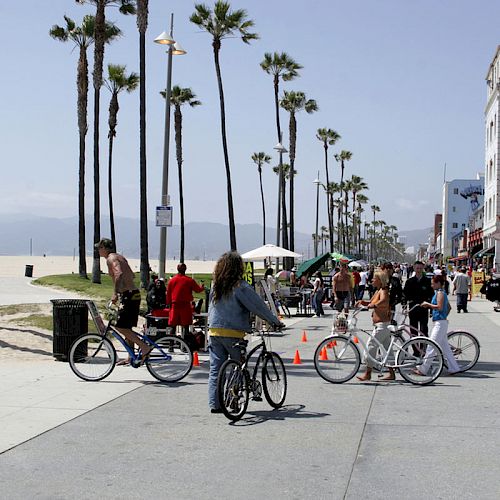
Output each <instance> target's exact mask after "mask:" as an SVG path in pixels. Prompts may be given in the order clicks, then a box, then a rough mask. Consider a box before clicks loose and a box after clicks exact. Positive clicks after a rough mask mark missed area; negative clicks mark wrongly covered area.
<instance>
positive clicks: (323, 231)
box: [320, 226, 329, 254]
mask: <svg viewBox="0 0 500 500" xmlns="http://www.w3.org/2000/svg"><path fill="white" fill-rule="evenodd" d="M320 231H321V233H320V239H321V254H324V253H325V241H328V239H329V236H328V228H327V227H326V226H321V227H320Z"/></svg>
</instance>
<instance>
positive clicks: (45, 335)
mask: <svg viewBox="0 0 500 500" xmlns="http://www.w3.org/2000/svg"><path fill="white" fill-rule="evenodd" d="M1 329H2V330H7V331H8V332H22V333H31V335H36V336H37V337H40V338H42V339H45V340H52V338H53V337H52V335H50V334H48V333H42V332H37V331H36V330H30V329H29V328H14V327H8V326H2V327H1Z"/></svg>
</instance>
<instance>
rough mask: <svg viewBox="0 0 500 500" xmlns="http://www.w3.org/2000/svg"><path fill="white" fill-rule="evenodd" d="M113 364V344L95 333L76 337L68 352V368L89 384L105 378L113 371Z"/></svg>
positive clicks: (114, 360) (114, 355)
mask: <svg viewBox="0 0 500 500" xmlns="http://www.w3.org/2000/svg"><path fill="white" fill-rule="evenodd" d="M115 363H116V351H115V348H114V347H113V344H112V343H111V342H110V341H109V340H108V339H107V338H106V337H101V336H100V335H97V334H96V333H89V334H86V335H82V336H81V337H78V338H77V339H76V340H75V341H74V342H73V345H72V346H71V349H70V351H69V366H70V367H71V369H72V370H73V373H74V374H75V375H76V376H77V377H80V378H81V379H83V380H87V381H89V382H96V381H98V380H102V379H103V378H106V377H107V376H108V375H109V374H110V373H111V372H112V371H113V368H114V367H115Z"/></svg>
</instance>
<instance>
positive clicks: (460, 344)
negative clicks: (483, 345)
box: [448, 331, 480, 372]
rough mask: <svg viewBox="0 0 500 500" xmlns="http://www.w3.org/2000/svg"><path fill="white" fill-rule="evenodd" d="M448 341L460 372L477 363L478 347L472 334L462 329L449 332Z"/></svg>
mask: <svg viewBox="0 0 500 500" xmlns="http://www.w3.org/2000/svg"><path fill="white" fill-rule="evenodd" d="M448 343H449V344H450V347H451V351H452V352H453V356H455V359H456V360H457V363H458V366H460V371H461V372H466V371H467V370H470V369H471V368H472V367H473V366H474V365H475V364H476V363H477V360H478V359H479V353H480V347H479V342H478V340H477V339H476V337H474V335H472V334H471V333H468V332H463V331H457V332H450V333H449V334H448Z"/></svg>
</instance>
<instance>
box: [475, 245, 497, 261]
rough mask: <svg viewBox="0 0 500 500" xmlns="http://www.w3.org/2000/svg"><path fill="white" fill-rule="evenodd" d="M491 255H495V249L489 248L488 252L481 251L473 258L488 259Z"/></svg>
mask: <svg viewBox="0 0 500 500" xmlns="http://www.w3.org/2000/svg"><path fill="white" fill-rule="evenodd" d="M490 255H495V247H491V248H488V249H487V250H480V251H479V252H477V253H475V254H474V255H473V256H472V258H473V259H481V258H482V257H488V256H490Z"/></svg>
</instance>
